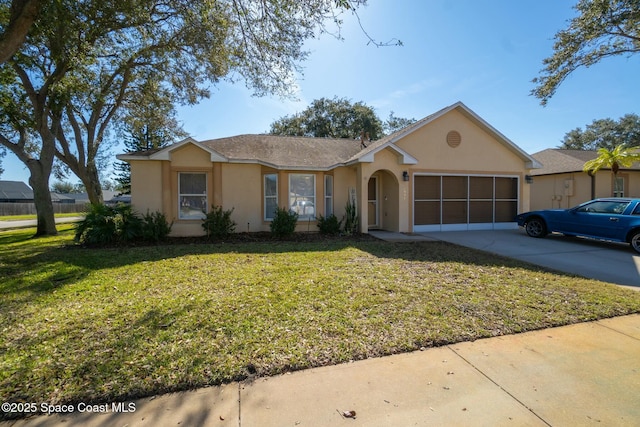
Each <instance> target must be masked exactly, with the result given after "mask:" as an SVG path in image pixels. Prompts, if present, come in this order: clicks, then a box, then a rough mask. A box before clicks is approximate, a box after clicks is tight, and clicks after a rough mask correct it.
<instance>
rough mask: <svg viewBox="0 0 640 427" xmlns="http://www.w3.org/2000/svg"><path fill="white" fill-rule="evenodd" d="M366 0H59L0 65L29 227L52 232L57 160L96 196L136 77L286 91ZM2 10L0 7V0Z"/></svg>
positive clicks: (1, 95)
mask: <svg viewBox="0 0 640 427" xmlns="http://www.w3.org/2000/svg"><path fill="white" fill-rule="evenodd" d="M365 2H366V0H309V1H298V0H263V1H259V2H258V1H251V0H219V1H212V0H198V1H194V0H136V1H133V0H127V1H123V0H100V1H98V0H58V1H56V2H46V3H45V4H44V5H43V6H42V7H43V9H42V10H41V14H40V19H39V20H38V21H37V24H36V25H35V26H34V28H33V29H32V31H31V32H30V33H29V35H28V36H27V38H26V41H25V43H24V44H23V45H22V46H21V47H20V48H19V50H18V51H17V53H16V54H14V55H13V56H12V57H11V58H10V59H9V60H8V61H7V62H5V63H4V64H2V65H0V79H1V83H2V85H1V86H0V107H1V108H0V144H2V145H3V146H5V147H7V148H8V149H9V150H11V151H12V152H13V153H14V154H15V155H16V156H17V157H18V158H19V159H20V160H21V161H23V162H24V163H25V164H26V165H27V167H28V168H29V171H30V175H31V176H30V178H29V182H30V184H31V186H32V188H33V190H34V197H35V200H36V207H37V210H38V231H37V233H38V234H54V233H55V224H54V220H53V210H52V207H51V206H52V205H51V198H50V194H49V176H50V174H51V170H52V164H53V159H54V157H57V158H58V159H59V160H60V161H62V162H63V163H64V164H65V165H66V166H67V167H68V168H69V169H71V170H72V171H73V172H74V173H75V174H76V175H77V176H78V177H79V178H80V180H81V181H82V183H83V184H84V185H85V187H86V189H87V191H88V193H89V198H90V200H91V202H94V203H96V202H100V201H101V200H102V194H101V190H100V184H99V177H98V167H97V162H96V160H97V158H98V157H99V155H100V151H101V150H103V149H104V145H103V144H104V143H105V141H106V140H107V137H108V132H109V131H110V129H111V125H112V124H113V123H114V122H116V121H118V120H121V119H122V118H123V117H124V116H125V115H126V114H127V111H126V110H127V108H128V106H130V105H133V104H134V103H135V101H134V99H135V98H136V97H135V95H136V90H137V88H138V87H140V86H141V85H142V84H143V83H144V82H154V83H155V84H158V85H161V86H162V87H165V88H168V89H169V93H171V96H172V101H173V102H176V103H177V102H182V103H196V102H197V101H198V100H199V99H201V98H203V97H207V96H209V87H210V85H212V84H215V83H217V82H218V81H220V80H221V79H229V80H231V81H236V80H239V79H240V80H244V82H245V83H246V85H247V86H248V87H250V88H252V89H253V90H254V93H255V94H256V95H265V94H279V95H284V94H287V93H288V92H289V90H290V88H291V82H292V80H293V78H294V76H295V73H296V72H299V71H300V63H301V61H303V60H304V59H305V58H306V57H307V55H308V53H307V52H306V51H304V49H303V43H304V41H305V40H306V39H308V38H311V37H315V36H316V35H318V34H319V33H321V32H324V31H330V30H331V28H327V27H326V26H325V23H327V22H332V23H337V25H339V23H340V21H339V19H338V18H339V14H340V13H341V12H342V11H344V10H346V9H351V8H354V7H357V6H360V5H362V4H364V3H365ZM0 5H1V4H0Z"/></svg>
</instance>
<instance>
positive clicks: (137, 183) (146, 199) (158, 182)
mask: <svg viewBox="0 0 640 427" xmlns="http://www.w3.org/2000/svg"><path fill="white" fill-rule="evenodd" d="M129 163H130V165H131V206H132V207H133V209H135V210H136V211H137V212H139V213H142V214H146V213H147V211H149V212H156V211H159V212H162V162H161V161H141V160H138V161H130V162H129Z"/></svg>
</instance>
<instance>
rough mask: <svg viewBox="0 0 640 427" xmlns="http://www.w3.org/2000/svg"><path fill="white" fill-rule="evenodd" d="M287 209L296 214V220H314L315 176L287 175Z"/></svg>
mask: <svg viewBox="0 0 640 427" xmlns="http://www.w3.org/2000/svg"><path fill="white" fill-rule="evenodd" d="M289 209H291V210H292V211H293V212H295V213H297V214H298V219H302V220H306V219H314V218H315V216H316V176H315V174H302V173H292V174H290V175H289Z"/></svg>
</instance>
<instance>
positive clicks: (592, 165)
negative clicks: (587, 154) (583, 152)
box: [582, 144, 640, 195]
mask: <svg viewBox="0 0 640 427" xmlns="http://www.w3.org/2000/svg"><path fill="white" fill-rule="evenodd" d="M639 149H640V147H627V146H626V145H624V144H620V145H617V146H615V147H614V148H613V149H612V150H609V149H607V148H598V157H596V158H595V159H593V160H589V161H588V162H586V163H585V164H584V166H583V167H582V170H583V171H585V172H587V173H588V174H589V175H591V176H593V175H595V173H596V172H598V171H599V170H600V169H603V168H610V169H611V173H612V174H613V186H614V189H613V192H614V195H615V194H616V192H617V191H618V179H617V178H618V171H619V170H620V168H621V167H622V168H628V167H631V165H632V164H633V163H634V162H637V161H640V152H639V151H638V150H639Z"/></svg>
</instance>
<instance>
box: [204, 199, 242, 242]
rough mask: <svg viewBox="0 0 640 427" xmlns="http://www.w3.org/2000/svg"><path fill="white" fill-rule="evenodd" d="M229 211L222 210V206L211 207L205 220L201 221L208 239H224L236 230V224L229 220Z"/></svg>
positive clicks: (230, 211) (231, 210)
mask: <svg viewBox="0 0 640 427" xmlns="http://www.w3.org/2000/svg"><path fill="white" fill-rule="evenodd" d="M232 212H233V208H231V209H230V210H226V211H225V210H223V209H222V206H212V207H211V211H210V212H209V213H208V214H207V216H206V218H205V219H203V220H202V228H204V230H205V231H206V232H207V237H209V238H221V237H226V236H228V235H229V234H231V233H233V232H234V231H235V229H236V225H237V224H236V223H235V221H233V220H232V219H231V213H232Z"/></svg>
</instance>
